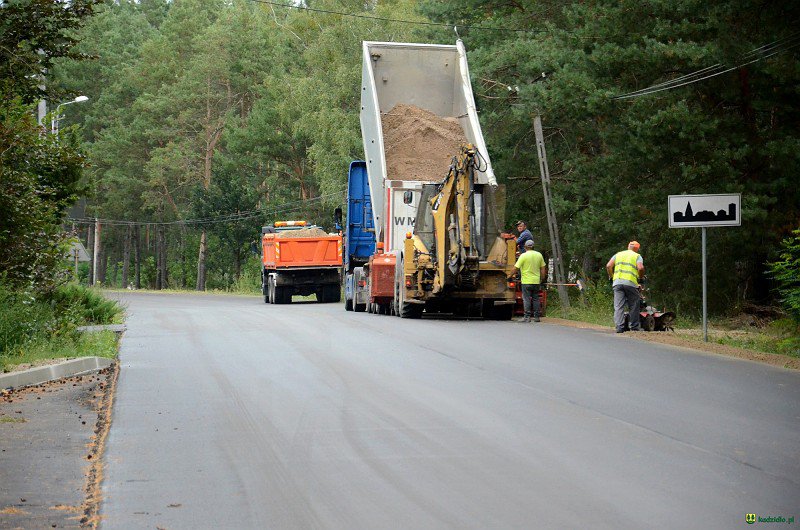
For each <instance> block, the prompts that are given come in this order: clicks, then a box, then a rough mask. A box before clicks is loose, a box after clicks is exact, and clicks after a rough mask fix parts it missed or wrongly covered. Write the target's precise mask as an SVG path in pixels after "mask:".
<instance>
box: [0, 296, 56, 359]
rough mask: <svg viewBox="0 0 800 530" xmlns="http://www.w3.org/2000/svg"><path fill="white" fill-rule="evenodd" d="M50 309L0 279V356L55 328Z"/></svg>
mask: <svg viewBox="0 0 800 530" xmlns="http://www.w3.org/2000/svg"><path fill="white" fill-rule="evenodd" d="M57 328H58V325H57V321H56V318H55V313H54V312H53V309H52V308H51V307H50V306H49V305H48V304H43V303H41V302H40V301H37V300H36V297H35V296H34V295H33V294H31V293H28V292H24V291H14V290H12V289H10V288H9V287H8V285H7V284H4V283H2V282H0V355H2V354H3V353H5V352H7V351H8V350H10V349H12V348H14V347H15V346H17V345H19V344H23V343H25V342H28V341H30V340H33V339H35V338H36V337H39V336H48V335H52V334H54V333H56V332H57V331H58V329H57Z"/></svg>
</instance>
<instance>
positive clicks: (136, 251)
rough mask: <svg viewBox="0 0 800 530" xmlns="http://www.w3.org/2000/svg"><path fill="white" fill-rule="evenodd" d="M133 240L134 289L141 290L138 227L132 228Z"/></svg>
mask: <svg viewBox="0 0 800 530" xmlns="http://www.w3.org/2000/svg"><path fill="white" fill-rule="evenodd" d="M133 234H134V236H133V237H134V239H133V252H134V255H135V263H134V267H133V268H134V271H135V272H134V275H135V278H136V279H135V282H136V283H135V284H134V287H136V288H137V289H141V288H142V241H141V239H140V237H139V227H138V226H137V227H136V228H134V231H133Z"/></svg>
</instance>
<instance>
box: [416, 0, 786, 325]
mask: <svg viewBox="0 0 800 530" xmlns="http://www.w3.org/2000/svg"><path fill="white" fill-rule="evenodd" d="M470 4H471V6H472V7H471V8H469V9H465V7H464V2H460V1H459V2H455V1H444V2H442V1H428V2H423V3H422V9H423V12H425V13H426V14H429V15H430V16H431V17H434V18H435V19H437V20H443V21H444V20H450V21H459V22H462V23H464V24H477V25H481V26H492V27H505V28H522V29H530V30H531V32H530V33H514V32H488V31H477V30H473V31H470V30H466V29H465V30H463V31H462V34H463V35H464V39H465V42H466V44H467V47H468V49H469V59H470V72H471V74H472V78H473V85H474V87H475V95H476V98H477V103H478V105H479V106H480V111H481V114H480V116H481V124H482V127H483V131H484V134H485V136H486V137H487V144H488V148H489V150H490V153H491V156H492V162H493V165H494V167H495V171H496V172H497V173H498V175H499V178H500V180H501V182H503V181H504V182H506V183H507V185H508V190H509V193H508V195H509V197H516V200H515V201H514V202H513V203H512V204H510V205H509V208H508V212H509V214H510V215H509V218H512V217H513V218H517V217H520V218H524V219H528V220H529V221H530V222H529V225H530V226H531V228H532V229H533V232H534V236H535V237H536V239H537V241H543V243H544V244H543V247H544V248H549V247H550V245H549V241H546V240H548V239H549V234H548V233H547V223H546V219H545V216H544V206H543V199H542V194H541V186H540V184H539V182H538V181H539V174H538V159H537V154H536V148H535V142H534V137H533V134H532V119H533V117H534V116H535V115H537V114H539V115H541V116H542V120H543V124H544V127H545V136H546V142H547V149H548V160H549V163H550V172H551V176H552V189H553V195H554V198H555V199H554V201H555V210H556V213H557V217H558V220H559V223H560V226H561V236H562V246H563V248H564V250H565V252H566V255H567V258H568V259H569V260H570V266H571V268H572V269H573V271H574V272H577V273H578V274H580V275H582V276H588V277H592V278H595V279H597V280H601V279H602V278H603V274H604V271H603V265H604V264H605V262H606V261H607V260H608V258H609V257H610V256H611V255H612V254H613V253H614V252H616V251H618V250H620V249H622V248H624V246H625V244H626V243H627V241H629V240H631V239H637V240H638V241H640V242H641V243H642V253H643V256H644V259H645V266H646V268H647V270H648V276H649V278H650V286H651V288H652V289H653V291H654V296H657V297H658V298H659V300H660V301H662V302H663V303H666V304H667V305H669V306H671V307H680V308H682V309H685V310H686V311H687V312H695V311H697V308H698V307H699V301H700V298H701V297H700V291H701V281H700V234H699V230H670V229H668V228H667V195H670V194H681V193H725V192H740V193H742V196H743V204H742V216H743V222H742V226H741V227H739V228H725V229H717V230H710V231H709V256H710V260H709V292H710V293H711V295H712V296H711V297H710V306H711V309H712V310H713V311H715V312H724V311H726V310H730V309H732V308H735V307H736V306H737V305H738V304H739V303H741V302H742V301H744V300H751V301H752V300H756V301H761V300H764V299H765V298H766V297H768V293H769V285H768V284H766V283H765V282H764V280H763V278H764V276H763V271H764V266H765V265H764V264H765V261H766V260H767V257H768V249H769V248H770V246H771V245H773V244H775V243H776V242H777V241H779V240H780V238H781V237H782V235H783V234H785V230H786V227H787V226H793V225H794V224H795V223H796V219H797V218H798V215H800V188H798V187H797V186H796V184H795V183H796V178H797V174H798V171H800V150H798V149H797V145H798V142H800V126H798V124H800V114H798V107H797V105H794V104H793V103H792V101H794V100H796V98H797V97H798V95H800V94H798V86H800V83H798V81H800V63H798V60H797V55H796V51H794V50H792V49H788V50H785V51H784V52H783V53H779V54H777V55H775V56H773V57H771V58H769V59H766V60H762V61H759V62H755V63H753V64H750V65H747V66H746V67H744V68H741V69H738V70H735V71H732V72H729V73H727V74H725V75H721V76H718V77H714V78H711V79H707V80H705V81H702V82H699V83H694V84H691V85H688V86H686V87H682V88H678V89H674V90H667V91H663V92H660V93H658V94H653V95H650V96H646V97H639V98H633V99H628V100H614V99H612V96H614V95H617V94H623V93H626V92H630V91H632V90H636V89H641V88H645V87H647V86H649V85H652V84H655V83H661V82H664V81H668V80H670V79H674V78H676V77H679V76H681V75H684V74H688V73H690V72H693V71H696V70H699V69H701V68H705V67H707V66H711V65H714V64H716V63H720V64H727V65H731V66H733V65H735V64H737V63H741V62H742V60H741V56H742V55H743V54H745V53H746V52H748V51H750V50H752V49H754V48H757V47H759V46H762V45H764V44H767V43H770V42H774V41H777V40H779V39H782V38H784V37H788V36H790V32H791V29H790V27H789V25H787V24H786V23H785V21H786V20H795V19H797V18H798V16H799V15H800V9H798V4H796V3H793V4H790V3H778V4H769V5H762V4H760V3H756V2H752V1H747V0H744V1H740V0H728V1H724V2H715V3H713V5H712V4H708V3H703V2H698V1H697V0H679V1H675V2H669V3H665V2H660V1H636V2H633V1H622V2H617V1H614V2H612V1H600V2H590V3H586V2H551V1H545V2H536V3H528V4H526V3H498V2H482V1H481V2H478V1H476V2H470ZM745 13H746V14H747V16H743V14H745ZM439 34H440V33H436V35H439ZM542 72H545V73H546V74H547V75H546V77H545V78H544V79H543V78H542ZM508 87H512V90H509V89H508ZM792 146H794V147H792Z"/></svg>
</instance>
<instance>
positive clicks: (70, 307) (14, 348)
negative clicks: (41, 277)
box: [0, 281, 122, 360]
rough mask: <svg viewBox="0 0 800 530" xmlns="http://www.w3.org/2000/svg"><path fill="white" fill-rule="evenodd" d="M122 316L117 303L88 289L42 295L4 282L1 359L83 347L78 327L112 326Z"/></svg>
mask: <svg viewBox="0 0 800 530" xmlns="http://www.w3.org/2000/svg"><path fill="white" fill-rule="evenodd" d="M121 312H122V308H121V307H120V306H119V305H118V304H117V303H116V302H114V301H112V300H108V299H106V298H103V296H102V295H101V294H100V293H99V292H97V291H94V290H92V289H87V288H85V287H80V286H77V285H64V286H60V287H58V288H57V289H55V290H54V291H53V292H52V293H49V294H45V295H42V294H37V293H36V292H34V291H31V290H18V289H14V288H13V287H12V286H11V285H10V284H9V283H8V282H5V281H0V356H5V357H6V358H7V359H6V360H8V359H10V358H11V357H14V356H15V355H17V354H19V352H21V351H23V350H27V349H31V348H33V349H35V350H36V351H41V350H42V348H45V347H47V348H56V347H60V346H59V345H60V344H62V343H64V344H68V345H69V346H66V347H69V348H71V347H73V346H75V345H80V344H81V342H80V341H79V340H78V338H77V334H76V333H75V329H76V328H77V327H78V326H82V325H88V324H109V323H111V322H113V321H114V320H115V319H116V318H117V317H118V315H120V313H121ZM76 341H77V342H76ZM43 345H49V346H43ZM88 355H93V354H88Z"/></svg>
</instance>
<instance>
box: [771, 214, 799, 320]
mask: <svg viewBox="0 0 800 530" xmlns="http://www.w3.org/2000/svg"><path fill="white" fill-rule="evenodd" d="M793 234H794V236H792V237H788V238H786V239H784V240H783V242H782V244H781V253H780V256H779V259H778V260H777V261H774V262H772V263H770V273H771V274H772V277H773V278H774V279H775V282H776V283H777V285H778V287H777V289H778V292H779V293H780V295H781V302H782V303H783V305H784V307H786V310H787V311H788V312H789V314H791V315H792V317H793V318H794V319H795V321H796V322H798V323H800V229H797V230H795V231H794V232H793Z"/></svg>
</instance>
